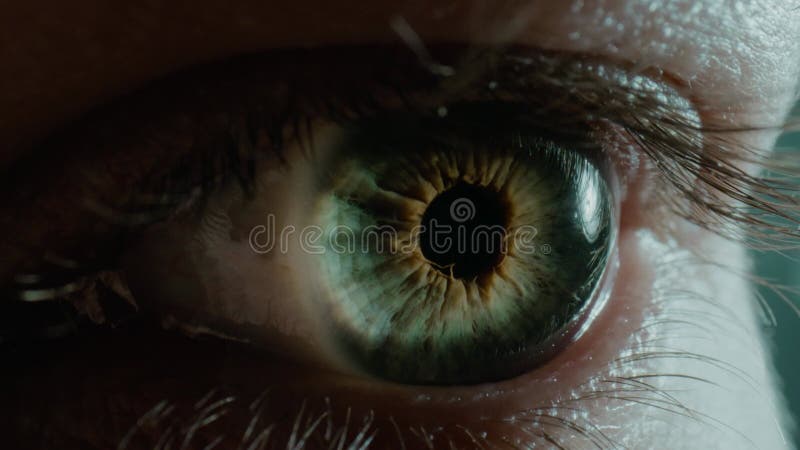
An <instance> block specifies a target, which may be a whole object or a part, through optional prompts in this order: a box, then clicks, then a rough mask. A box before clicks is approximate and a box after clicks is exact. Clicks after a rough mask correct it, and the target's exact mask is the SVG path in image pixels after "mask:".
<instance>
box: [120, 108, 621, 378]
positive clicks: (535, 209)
mask: <svg viewBox="0 0 800 450" xmlns="http://www.w3.org/2000/svg"><path fill="white" fill-rule="evenodd" d="M504 108H505V109H504ZM524 111H525V110H524V108H523V109H521V110H519V112H516V111H514V110H513V108H510V107H508V106H507V105H503V104H492V103H481V104H477V105H469V106H467V105H462V106H460V107H459V106H455V107H452V108H451V109H450V112H449V113H448V116H447V117H440V116H439V115H435V116H434V117H429V118H424V117H419V116H417V115H415V114H406V115H405V116H404V115H402V114H400V115H397V114H395V115H391V114H390V115H389V116H388V117H382V118H376V119H366V120H364V121H358V122H355V123H351V124H344V125H343V127H344V128H345V129H349V131H348V132H346V133H344V136H343V137H342V138H340V139H338V142H335V143H329V142H325V141H322V142H320V141H319V137H318V136H317V137H315V138H314V139H313V141H314V142H318V143H319V144H318V145H319V146H320V148H322V149H326V148H331V151H330V152H331V154H330V155H328V154H325V153H326V152H325V151H323V150H320V149H319V148H308V149H306V150H305V151H304V152H299V151H294V152H292V154H293V155H294V156H295V157H297V156H300V158H303V159H300V160H298V159H296V158H292V159H289V160H287V161H286V162H285V163H284V165H283V166H280V167H274V166H273V167H270V165H269V163H267V164H266V165H265V166H264V167H263V168H260V169H258V170H259V172H264V174H263V175H262V173H258V174H257V175H256V178H255V180H256V186H257V187H256V189H255V193H254V195H253V196H252V197H249V198H246V196H245V195H244V193H243V192H241V191H236V190H233V191H232V192H230V190H229V192H225V193H224V194H222V195H221V196H219V197H218V198H216V197H215V198H212V199H210V200H209V201H210V203H211V204H212V205H214V206H213V207H212V208H211V209H210V210H209V211H208V212H207V213H204V215H203V217H202V218H200V219H199V220H196V221H195V220H194V219H189V220H188V221H180V222H178V223H177V224H175V225H170V224H166V225H164V226H163V227H157V228H156V230H155V231H153V232H152V233H150V236H149V237H146V238H144V240H143V242H142V243H141V244H140V245H141V246H142V247H143V248H144V249H146V250H139V251H137V250H136V247H134V250H133V253H134V254H137V253H138V254H137V255H136V256H135V257H134V258H132V259H130V260H129V262H128V265H129V267H131V269H130V270H129V272H130V273H127V274H126V276H125V278H126V279H127V280H129V287H130V289H131V290H132V292H133V294H134V297H137V298H143V299H147V300H146V301H147V302H148V304H149V305H148V306H149V307H150V308H151V309H152V310H154V311H155V312H156V313H159V312H161V311H163V310H164V309H165V308H166V309H167V310H169V309H171V308H179V309H180V310H181V311H176V312H175V313H174V315H169V316H168V317H169V318H170V320H172V319H174V320H177V321H179V322H183V323H182V327H183V328H185V329H189V330H191V329H200V328H202V329H207V330H213V329H214V326H215V323H218V322H228V324H227V325H226V326H224V328H223V329H221V330H220V329H218V331H221V332H223V333H227V334H231V335H238V336H239V337H240V338H245V339H253V340H259V339H260V338H263V336H264V335H265V334H266V335H269V334H270V331H272V330H285V329H288V328H291V326H290V325H289V324H292V323H306V324H307V327H306V330H305V333H306V334H307V335H306V336H294V337H293V338H294V339H298V340H300V341H315V342H316V344H315V345H313V346H314V347H317V348H319V349H321V350H320V351H323V350H322V349H324V348H325V347H326V345H325V342H326V341H327V340H330V341H332V342H335V343H338V344H336V345H334V346H335V347H337V348H336V350H337V352H336V353H346V354H347V355H348V356H349V359H350V360H351V363H352V364H354V365H356V367H359V368H360V369H361V370H363V371H366V372H367V373H370V374H372V375H374V376H376V377H378V378H385V379H390V380H395V381H400V382H407V383H412V384H474V383H480V382H488V381H496V380H502V379H505V378H511V377H513V376H516V375H520V374H523V373H526V372H528V371H530V370H532V369H534V368H535V367H536V366H537V365H541V364H542V363H543V362H544V361H546V359H547V358H550V357H552V356H553V355H554V354H557V353H558V352H559V351H561V350H562V349H563V347H564V346H566V345H569V341H570V340H571V339H572V338H573V337H575V334H576V332H577V330H578V329H580V328H585V327H586V326H588V323H586V322H587V320H586V319H587V318H588V317H590V316H591V315H592V312H594V314H595V315H596V313H597V311H595V310H596V309H597V308H598V307H601V306H602V302H593V300H595V297H597V296H598V295H599V291H600V281H601V280H602V279H603V274H604V272H605V271H606V265H607V264H608V257H609V254H610V253H611V251H612V247H613V238H614V233H615V231H616V227H617V225H616V220H615V214H614V211H613V209H612V205H614V204H615V203H616V202H615V201H614V199H613V198H612V193H611V190H610V188H609V187H608V185H607V183H606V180H605V177H606V175H604V174H603V172H602V171H601V169H600V166H598V165H597V164H598V163H593V162H591V160H590V159H589V156H587V155H581V154H580V153H579V150H573V149H569V148H568V147H564V146H559V144H556V143H554V142H551V141H547V140H543V139H542V138H541V137H539V136H537V131H536V130H526V129H525V128H524V127H525V125H523V122H522V121H520V120H519V118H518V117H517V115H518V114H524ZM517 123H519V125H515V124H517ZM475 127H479V128H480V127H482V129H481V131H478V132H476V131H475V129H476V128H475ZM312 132H313V131H312ZM340 134H341V133H340ZM333 135H334V136H335V135H336V133H335V132H334V133H333ZM587 139H590V138H589V137H588V136H587ZM301 154H306V155H315V156H313V157H311V159H310V160H309V157H308V156H305V157H303V156H301ZM284 157H285V156H284ZM272 163H273V164H274V161H273V162H272ZM287 168H288V169H287ZM282 171H283V172H285V173H281V172H282ZM264 176H265V178H266V179H265V180H264V181H263V182H262V181H261V180H262V178H264ZM284 178H285V179H284ZM243 199H244V200H243ZM459 208H464V210H463V211H462V210H460V209H459ZM248 211H250V212H248ZM251 212H255V214H253V213H251ZM259 212H260V214H259ZM259 217H261V218H262V220H263V221H264V223H266V225H265V224H258V220H259V219H258V218H259ZM287 217H293V218H294V219H287ZM293 220H296V221H294V222H293ZM186 222H188V223H186ZM267 222H268V223H267ZM276 223H280V224H281V227H280V228H278V227H276ZM295 232H296V233H297V234H296V236H294V234H295ZM165 236H168V237H167V238H165ZM278 240H280V243H279V245H276V241H278ZM176 246H177V247H178V248H174V247H176ZM171 260H175V261H180V262H179V263H178V265H179V266H180V268H177V269H176V265H175V264H170V263H169V261H171ZM173 272H177V273H178V274H181V273H189V274H194V276H193V277H187V276H177V277H176V276H173ZM192 278H194V279H192ZM181 285H183V286H184V288H181ZM229 286H238V288H237V289H236V290H234V291H233V292H231V289H230V287H229ZM267 286H270V287H271V289H267ZM300 286H302V288H301V287H300ZM276 292H279V293H280V295H275V293H276ZM275 311H282V313H280V314H276V313H275ZM307 314H308V315H311V318H306V317H304V315H307ZM203 316H205V317H203ZM323 317H326V318H327V321H328V323H327V324H325V325H323V322H324V321H323ZM256 318H258V319H256ZM261 322H263V327H264V330H262V331H260V332H259V330H258V329H257V328H258V326H259V325H262V323H261ZM241 324H245V325H247V327H245V329H240V327H239V325H241ZM248 333H250V334H251V335H248ZM271 334H275V332H274V331H272V333H271ZM282 341H285V340H281V341H279V342H278V343H272V345H269V344H267V347H268V348H269V347H272V346H275V345H280V346H283V347H285V346H286V343H285V342H282ZM327 351H328V352H330V351H331V350H330V349H329V350H327ZM286 356H291V355H286ZM326 359H334V360H336V359H339V360H341V359H342V356H339V355H335V356H328V357H327V358H326ZM339 365H340V366H341V365H342V363H340V364H339Z"/></svg>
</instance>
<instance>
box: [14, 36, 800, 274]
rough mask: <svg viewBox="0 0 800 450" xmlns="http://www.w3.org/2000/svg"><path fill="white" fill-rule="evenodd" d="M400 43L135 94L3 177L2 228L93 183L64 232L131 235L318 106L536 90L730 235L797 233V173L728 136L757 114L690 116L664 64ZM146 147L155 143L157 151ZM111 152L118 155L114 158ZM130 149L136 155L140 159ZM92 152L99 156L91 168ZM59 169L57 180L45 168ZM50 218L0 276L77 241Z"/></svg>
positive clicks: (246, 172)
mask: <svg viewBox="0 0 800 450" xmlns="http://www.w3.org/2000/svg"><path fill="white" fill-rule="evenodd" d="M396 50H397V49H394V48H387V47H370V48H343V49H315V50H303V51H301V50H294V51H283V52H277V53H276V54H271V55H270V57H266V58H265V57H264V56H263V55H259V56H251V57H243V58H242V59H241V60H240V61H239V62H238V63H237V62H233V63H228V64H224V65H212V66H209V67H205V68H201V69H199V71H197V72H191V73H188V74H187V73H183V74H177V75H176V76H174V77H171V78H169V79H167V80H166V81H164V82H162V83H160V84H159V83H156V85H155V86H153V87H152V88H151V89H148V90H146V91H145V92H143V93H142V94H141V95H142V98H139V97H137V96H135V95H134V96H131V97H130V98H128V99H126V100H124V101H121V102H118V103H115V104H113V105H111V106H110V108H106V109H101V110H100V111H99V112H98V113H96V114H94V115H92V116H89V117H87V119H86V120H84V121H82V122H81V123H79V124H77V125H76V127H74V128H72V129H70V130H69V131H67V132H65V133H62V134H60V135H56V136H54V137H53V138H52V139H51V140H50V141H49V142H50V145H49V146H48V150H49V152H48V154H47V156H48V157H50V156H52V157H53V160H54V163H53V164H52V165H51V166H50V167H49V168H45V169H44V170H42V169H41V166H40V165H39V164H38V162H39V161H40V160H41V158H42V155H37V156H36V160H33V159H32V160H29V161H22V162H21V163H20V164H19V165H18V166H17V167H16V168H15V170H14V171H13V172H12V176H10V177H7V178H6V187H7V188H8V189H7V190H8V191H10V190H11V189H12V187H13V188H17V189H18V188H19V185H22V188H23V189H24V190H27V191H28V193H27V195H20V196H19V197H16V198H13V199H6V200H5V202H4V203H5V204H4V205H2V206H0V208H1V209H4V210H6V211H14V212H15V214H4V217H5V218H6V219H5V220H4V221H2V223H0V229H5V230H6V231H9V230H14V229H15V228H18V227H16V225H17V221H24V222H26V223H53V221H54V220H53V215H54V214H53V212H52V211H53V208H54V204H56V205H58V204H59V203H60V202H58V201H56V202H54V201H53V200H52V196H53V195H59V194H62V193H63V192H70V191H71V192H72V193H73V194H75V195H97V193H98V192H102V193H103V194H104V195H105V199H99V198H98V199H95V198H92V197H89V198H90V199H91V200H93V201H94V203H91V204H89V205H88V206H89V207H88V209H89V210H90V211H89V213H88V214H87V211H86V209H87V202H86V200H87V199H86V198H79V199H72V200H73V202H72V203H71V204H70V203H67V205H68V206H63V205H61V208H62V209H61V210H58V211H57V213H56V214H55V218H56V219H58V220H56V221H55V222H56V223H59V224H60V225H61V226H62V227H65V228H66V230H64V229H62V230H58V231H59V233H57V234H58V235H59V237H60V238H61V241H64V240H65V239H64V236H65V235H66V236H70V237H72V238H73V239H71V240H72V241H75V239H74V237H75V235H78V236H80V235H81V234H82V235H84V236H85V237H86V238H88V239H89V240H93V239H94V240H97V241H100V239H96V237H93V232H96V231H97V229H98V226H97V225H96V224H95V225H91V226H88V230H92V231H91V232H89V233H87V232H86V231H85V230H81V229H80V227H72V230H70V229H69V228H70V227H69V226H68V225H70V219H76V218H77V220H78V222H79V223H81V224H82V225H81V226H85V224H87V223H96V222H97V220H96V219H97V215H98V214H99V215H100V218H101V219H102V220H101V221H100V222H102V223H108V224H110V225H108V226H107V227H106V228H103V227H100V229H105V230H106V232H109V233H111V234H120V232H119V229H122V230H123V231H122V232H121V233H122V234H123V235H124V234H126V233H129V232H130V231H131V230H135V229H137V228H139V227H141V226H144V225H146V224H147V223H148V222H149V221H150V219H159V220H160V219H164V218H166V217H169V216H170V215H171V214H172V213H173V211H171V209H170V208H167V209H166V210H164V208H163V206H164V205H163V204H161V205H160V206H162V208H161V209H159V210H158V211H160V212H158V213H154V210H153V208H152V204H153V203H155V204H156V205H159V204H160V203H163V202H166V203H167V204H168V205H170V206H175V205H180V204H184V203H185V202H183V201H176V199H175V198H171V196H174V195H178V194H179V197H181V196H182V197H181V198H180V200H187V199H188V200H189V203H192V204H195V203H197V204H202V198H203V196H204V193H205V192H207V191H209V190H213V189H214V187H215V186H217V185H219V184H220V183H224V182H226V181H227V180H230V179H237V180H238V181H239V182H240V184H241V185H242V186H243V187H244V189H245V191H246V190H247V185H248V183H250V182H251V180H252V177H253V176H254V174H253V170H254V169H253V167H254V160H255V159H257V158H259V157H260V156H258V155H260V154H261V153H260V152H259V151H260V150H264V149H266V150H269V151H274V152H276V153H274V154H277V155H278V158H279V159H280V158H281V156H280V151H281V148H282V146H283V145H284V143H285V142H286V141H289V140H299V141H307V143H308V142H310V141H313V127H312V121H313V120H315V118H324V119H326V120H330V121H333V122H336V123H346V122H349V121H352V120H355V119H357V118H359V117H364V116H367V115H369V114H375V113H376V112H379V111H382V110H385V109H386V108H395V109H407V110H412V111H415V110H416V111H420V112H421V113H427V114H431V113H437V112H438V111H441V110H442V109H441V108H445V111H446V107H447V105H448V104H450V103H453V102H455V101H469V100H479V99H487V98H488V99H496V100H508V99H515V100H516V101H517V102H521V103H525V104H527V105H528V107H529V109H530V111H531V115H532V117H534V118H535V120H537V121H541V124H540V125H541V128H549V129H558V130H564V131H565V132H567V133H569V132H570V130H572V129H573V128H574V126H575V125H584V126H585V125H586V124H587V123H602V122H610V123H612V124H614V125H615V126H616V127H619V128H621V129H622V130H624V131H625V132H626V133H627V135H628V136H627V137H629V138H630V139H631V140H632V141H633V142H635V143H636V146H637V147H638V150H639V151H640V152H641V153H643V154H644V155H645V156H646V157H647V159H648V160H649V161H651V162H652V164H653V166H654V169H653V174H650V176H649V177H648V180H655V181H657V182H658V183H659V185H658V189H656V191H657V192H658V193H660V194H659V198H660V201H661V202H662V203H663V204H665V205H668V206H669V207H670V208H671V209H672V210H673V211H674V212H676V213H678V214H679V215H681V216H682V217H685V218H687V219H689V220H690V221H692V222H694V223H697V224H699V225H701V226H704V227H706V228H708V229H711V230H712V231H715V232H717V233H720V234H726V235H729V236H730V237H733V238H737V239H745V238H752V239H751V242H752V243H753V244H754V245H755V244H761V245H785V242H784V239H786V238H787V237H796V236H797V231H796V229H795V228H794V226H791V227H790V226H785V225H781V224H776V223H774V220H772V217H782V218H784V219H789V220H790V221H791V222H792V223H798V211H800V204H798V201H797V199H796V198H795V197H793V196H791V195H789V194H786V193H784V192H783V190H782V189H784V188H785V187H786V186H785V185H782V184H781V183H780V182H779V181H776V180H772V179H765V178H759V177H757V176H753V175H749V174H747V173H746V172H744V171H743V170H741V169H739V166H738V165H737V164H739V163H741V162H747V163H752V164H758V165H763V166H768V164H769V163H768V162H767V161H765V160H764V157H763V155H764V152H765V151H764V150H761V149H753V148H747V147H746V146H744V145H743V144H741V143H740V142H738V141H737V140H735V139H728V137H729V136H734V137H735V135H736V133H739V132H745V131H749V130H751V129H753V128H754V127H749V128H748V127H746V126H743V127H739V128H732V127H730V126H728V125H722V124H713V123H703V124H699V123H697V122H696V121H694V120H692V119H691V114H687V105H686V103H685V102H681V101H676V98H679V97H680V94H678V93H677V92H676V91H675V90H674V89H669V88H668V87H666V86H665V83H667V82H668V79H669V76H668V74H665V73H664V72H662V71H657V70H652V69H649V70H639V71H637V72H631V71H632V70H634V69H633V68H632V67H627V68H626V67H624V64H623V65H613V64H608V63H606V62H605V61H599V60H597V59H596V58H594V57H592V56H591V55H581V54H564V53H552V52H540V51H536V50H531V49H519V48H506V49H496V48H483V49H481V48H469V49H467V51H466V52H465V51H463V48H461V47H444V46H443V47H437V48H434V49H431V50H432V52H433V53H434V54H435V57H436V58H437V60H441V61H442V62H443V63H446V64H448V65H450V66H451V67H453V68H454V75H452V76H442V75H440V74H432V73H430V72H428V71H427V69H426V68H425V67H424V66H420V65H419V63H418V61H416V59H415V55H412V54H409V52H408V51H407V50H405V49H400V51H399V52H398V51H396ZM376 61H380V62H381V64H377V63H376ZM314 67H316V68H318V69H319V68H323V67H324V68H325V70H326V78H325V79H324V80H321V79H319V76H318V74H319V70H309V68H314ZM398 68H402V69H404V70H397V69H398ZM195 74H196V75H197V76H196V77H194V78H192V76H193V75H195ZM288 75H291V76H288ZM673 81H674V80H673ZM365 87H366V89H365ZM215 90H217V91H218V92H214V91H215ZM268 100H269V101H268ZM170 102H171V103H170ZM181 102H182V103H181ZM265 105H266V106H265ZM268 108H269V109H268ZM687 118H688V119H687ZM162 119H163V120H162ZM756 128H757V127H756ZM187 134H190V135H187ZM709 136H713V138H709ZM122 139H129V140H131V141H132V142H121V140H122ZM307 145H308V146H309V147H311V145H310V144H307ZM220 148H223V149H226V151H224V152H220V151H219V149H220ZM131 150H133V151H131ZM142 150H147V151H146V152H144V153H145V156H141V153H143V152H142ZM105 152H108V153H109V155H108V156H103V155H102V154H103V153H105ZM131 153H133V154H137V155H138V156H137V157H138V158H139V159H140V160H138V161H137V160H132V157H131ZM198 155H199V156H198ZM81 156H84V157H86V158H87V159H85V160H84V159H80V157H81ZM92 159H94V163H93V164H92V168H90V169H87V168H86V167H85V165H86V164H88V163H89V162H90V161H91V160H92ZM142 159H143V161H142ZM165 159H166V161H165ZM795 165H796V167H797V169H791V170H790V171H792V172H796V171H800V159H798V160H797V161H795ZM137 166H138V167H137ZM148 167H149V169H148ZM172 167H177V169H178V170H177V172H184V173H183V174H180V173H179V174H177V175H176V174H175V173H174V172H175V171H170V170H168V169H170V168H172ZM109 169H111V170H109ZM70 171H76V173H84V174H87V176H84V177H76V178H71V179H70V178H69V176H68V177H66V178H67V179H66V180H65V177H64V176H63V175H61V174H60V173H61V172H66V173H67V174H71V173H70ZM170 172H173V173H170ZM182 177H183V178H182ZM48 178H51V179H55V180H58V181H59V182H57V183H53V184H50V185H48V184H47V182H42V181H41V180H43V179H48ZM119 179H122V180H124V181H123V182H119ZM81 183H83V184H82V185H81ZM65 185H66V188H65ZM698 186H700V187H701V189H698ZM70 188H71V189H70ZM48 191H50V192H48ZM142 198H149V199H150V200H151V201H148V202H145V203H147V204H148V205H149V207H150V208H149V209H143V208H142V207H141V206H142V205H137V204H136V201H140V200H141V199H142ZM108 199H112V200H108ZM120 199H121V201H120ZM134 200H136V201H134ZM731 201H735V202H737V203H741V204H743V205H744V206H740V205H739V204H730V202H731ZM179 209H180V207H179ZM43 211H44V213H43ZM122 211H129V214H120V213H121V212H122ZM26 214H27V215H26ZM765 214H767V215H769V216H768V217H764V215H765ZM37 216H38V218H37ZM741 224H745V225H747V226H748V227H750V228H752V231H751V232H750V235H749V236H743V230H742V229H741V228H742V227H741V226H740V225H741ZM115 230H117V231H115ZM47 231H49V230H41V231H40V232H39V233H38V234H37V233H29V235H28V236H24V233H25V232H23V238H22V239H20V240H19V242H23V243H26V244H27V245H29V246H30V248H29V249H23V251H20V250H19V249H20V248H22V246H21V245H20V244H19V242H15V243H8V242H5V243H3V244H4V245H3V246H2V247H3V248H4V249H6V248H9V249H10V250H11V251H9V252H6V254H7V255H12V257H11V258H6V259H7V261H5V264H3V266H2V267H0V274H2V273H6V275H5V276H4V277H0V280H4V281H5V283H4V284H8V280H9V278H8V277H9V276H11V275H9V274H11V272H12V269H18V268H19V267H30V265H31V264H30V261H27V259H28V258H29V255H28V253H30V252H31V251H34V252H35V251H37V250H42V249H51V250H52V249H54V251H55V252H56V253H59V254H63V253H64V252H66V251H67V250H68V249H59V248H57V246H56V245H55V244H53V243H52V242H46V241H47V238H48V237H47ZM95 234H96V233H95ZM7 235H9V234H7ZM781 236H783V237H781ZM67 240H70V239H67ZM83 240H84V241H86V239H83ZM43 241H44V242H43ZM54 247H55V248H54ZM14 257H16V259H15V258H14ZM23 261H27V263H26V264H22V262H23Z"/></svg>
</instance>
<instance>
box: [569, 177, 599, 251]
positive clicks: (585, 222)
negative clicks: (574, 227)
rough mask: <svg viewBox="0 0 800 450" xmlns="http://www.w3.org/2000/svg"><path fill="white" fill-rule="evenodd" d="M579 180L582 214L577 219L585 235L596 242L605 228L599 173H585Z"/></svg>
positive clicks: (578, 214) (588, 239) (590, 240)
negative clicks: (598, 187)
mask: <svg viewBox="0 0 800 450" xmlns="http://www.w3.org/2000/svg"><path fill="white" fill-rule="evenodd" d="M581 175H582V176H581V177H580V178H579V179H578V189H577V192H578V199H579V203H578V204H579V208H580V210H581V212H580V213H577V214H576V217H577V218H578V220H580V222H581V227H582V229H583V235H584V236H585V237H586V240H587V241H589V242H594V241H595V240H597V238H598V236H599V235H600V231H601V230H602V227H603V226H604V223H603V215H604V212H603V210H602V198H601V193H600V192H599V190H598V189H597V180H596V179H595V178H597V177H598V176H599V175H598V174H597V173H583V174H581Z"/></svg>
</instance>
